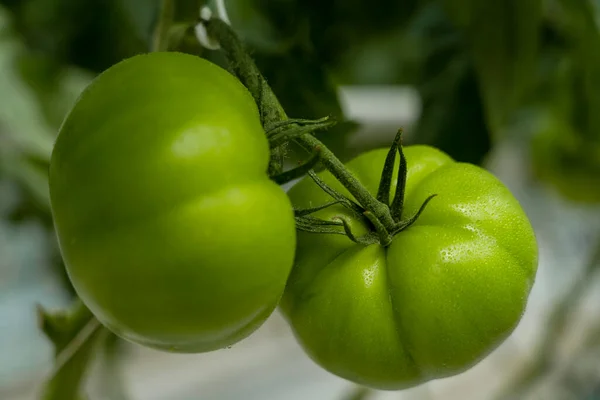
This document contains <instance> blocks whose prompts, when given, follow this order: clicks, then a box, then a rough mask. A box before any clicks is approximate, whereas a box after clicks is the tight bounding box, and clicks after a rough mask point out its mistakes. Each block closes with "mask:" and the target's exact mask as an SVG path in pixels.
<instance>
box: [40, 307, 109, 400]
mask: <svg viewBox="0 0 600 400" xmlns="http://www.w3.org/2000/svg"><path fill="white" fill-rule="evenodd" d="M38 311H39V312H38V314H39V319H40V328H41V329H42V331H43V332H44V333H45V335H46V336H47V337H48V339H50V341H51V342H52V344H53V345H54V350H55V356H56V364H55V367H54V370H53V371H52V373H51V375H50V377H49V380H48V381H47V382H46V383H45V385H44V387H43V389H42V395H41V398H42V399H43V400H82V399H85V396H84V395H83V394H82V387H81V386H82V384H83V380H84V378H85V376H86V372H87V371H88V367H89V364H90V362H91V360H92V359H93V357H94V351H95V346H96V344H97V341H98V339H99V337H100V336H101V335H102V334H105V333H106V331H105V330H104V328H102V326H101V325H100V323H99V322H98V320H96V319H95V318H94V317H93V315H92V313H91V312H90V311H89V310H88V309H87V308H86V307H85V306H84V305H83V304H82V303H81V302H80V301H77V302H76V303H75V304H74V306H73V307H72V308H71V309H70V310H64V311H57V312H48V311H46V310H44V309H43V308H41V307H40V308H39V309H38Z"/></svg>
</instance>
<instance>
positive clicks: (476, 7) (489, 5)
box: [444, 0, 542, 134]
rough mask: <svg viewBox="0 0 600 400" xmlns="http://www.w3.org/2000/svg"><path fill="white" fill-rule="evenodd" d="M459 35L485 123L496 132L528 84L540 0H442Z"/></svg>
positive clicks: (534, 51)
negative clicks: (477, 88)
mask: <svg viewBox="0 0 600 400" xmlns="http://www.w3.org/2000/svg"><path fill="white" fill-rule="evenodd" d="M444 5H445V6H446V9H447V10H448V13H449V15H450V18H451V19H452V20H453V22H454V24H455V25H456V26H457V27H458V29H459V30H460V31H461V32H462V34H463V35H464V40H465V42H466V46H467V49H468V54H469V56H470V57H471V58H472V60H473V62H474V65H475V71H476V73H477V78H478V82H479V86H480V89H481V93H482V97H483V100H484V104H485V114H486V119H487V122H488V125H489V127H490V129H491V130H492V132H493V133H494V134H496V133H497V132H498V131H499V130H500V129H501V128H502V127H503V125H504V124H505V123H506V122H507V120H508V119H509V118H510V115H511V113H512V112H513V111H514V108H515V107H516V106H517V105H518V103H519V101H520V100H521V98H522V96H523V94H524V93H526V91H527V89H528V88H529V87H530V84H531V81H532V79H531V78H532V73H533V72H534V67H535V63H536V61H537V57H538V42H539V31H540V24H541V16H542V4H541V0H528V1H522V0H506V1H479V0H444Z"/></svg>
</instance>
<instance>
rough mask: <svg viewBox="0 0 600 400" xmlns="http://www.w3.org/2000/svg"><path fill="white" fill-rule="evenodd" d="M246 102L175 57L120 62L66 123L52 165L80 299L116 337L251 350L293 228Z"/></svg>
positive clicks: (280, 283)
mask: <svg viewBox="0 0 600 400" xmlns="http://www.w3.org/2000/svg"><path fill="white" fill-rule="evenodd" d="M268 161H269V145H268V142H267V139H266V136H265V133H264V131H263V128H262V126H261V123H260V118H259V113H258V110H257V107H256V104H255V103H254V101H253V99H252V97H251V95H250V93H249V92H248V91H247V90H246V89H245V88H244V87H243V86H242V84H241V83H239V82H238V81H237V80H236V79H235V78H234V77H233V76H232V75H230V74H229V73H228V72H226V71H225V70H223V69H221V68H220V67H218V66H216V65H214V64H211V63H210V62H208V61H206V60H203V59H201V58H198V57H194V56H191V55H185V54H180V53H152V54H148V55H140V56H135V57H133V58H130V59H128V60H125V61H123V62H121V63H119V64H117V65H115V66H113V67H111V68H110V69H108V70H107V71H105V72H104V73H103V74H101V75H100V76H99V77H98V78H97V79H96V80H95V81H94V82H93V83H92V84H91V85H90V86H89V87H88V88H87V89H86V90H85V91H84V92H83V94H82V95H81V96H80V98H79V99H78V101H77V103H76V104H75V106H74V107H73V109H72V111H71V112H70V113H69V114H68V116H67V117H66V119H65V121H64V123H63V125H62V127H61V128H60V132H59V135H58V139H57V141H56V145H55V147H54V151H53V153H52V159H51V165H50V196H51V204H52V212H53V217H54V222H55V226H56V232H57V235H58V239H59V243H60V248H61V251H62V255H63V258H64V261H65V264H66V268H67V272H68V274H69V276H70V278H71V280H72V282H73V286H74V287H75V289H76V291H77V294H78V295H79V296H80V297H81V299H82V300H83V301H84V303H85V304H86V305H87V306H88V307H89V308H90V309H91V311H92V312H93V313H94V314H95V315H96V317H97V318H98V319H99V320H100V321H101V322H102V323H103V324H105V325H106V326H107V327H108V328H109V329H111V330H112V331H114V332H115V333H117V334H118V335H120V336H122V337H124V338H126V339H129V340H131V341H133V342H137V343H140V344H143V345H146V346H150V347H154V348H158V349H163V350H168V351H176V352H204V351H210V350H215V349H219V348H222V347H225V346H228V345H231V344H233V343H235V342H237V341H239V340H241V339H243V338H244V337H246V336H248V335H249V334H250V333H251V332H253V331H254V330H255V329H256V328H257V327H258V326H260V325H261V324H262V323H263V322H264V321H265V319H266V318H267V317H268V316H269V315H270V314H271V312H272V311H273V310H274V308H275V307H276V305H277V303H278V301H279V299H280V297H281V295H282V293H283V290H284V288H285V283H286V280H287V278H288V276H289V272H290V270H291V268H292V264H293V258H294V249H295V236H296V234H295V225H294V214H293V210H292V207H291V204H290V201H289V199H288V198H287V196H286V194H285V192H284V191H283V190H282V189H281V188H280V187H279V186H277V185H276V184H275V183H273V182H272V181H270V180H269V177H268V176H267V173H266V171H267V165H268Z"/></svg>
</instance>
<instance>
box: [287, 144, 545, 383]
mask: <svg viewBox="0 0 600 400" xmlns="http://www.w3.org/2000/svg"><path fill="white" fill-rule="evenodd" d="M404 153H405V155H406V159H407V163H408V173H407V184H406V191H405V197H404V211H403V212H404V213H405V214H406V215H407V217H409V216H412V215H415V213H416V212H417V210H418V209H419V208H420V206H421V205H422V204H423V202H424V200H425V199H426V198H427V197H429V196H430V195H433V194H437V196H436V197H435V198H433V199H432V200H431V201H430V202H429V203H428V205H427V207H426V208H425V209H424V211H423V213H422V214H421V215H420V216H419V218H418V219H417V220H416V222H415V223H414V224H413V225H411V226H409V227H408V228H407V229H405V230H403V231H401V232H400V233H398V234H397V235H396V236H394V237H393V240H392V242H391V244H390V245H389V246H388V247H383V246H381V245H380V244H378V243H377V244H372V245H363V244H357V243H354V242H353V241H351V240H350V239H349V238H348V237H346V236H342V235H333V234H321V233H305V232H300V233H299V235H298V244H297V249H296V261H295V265H294V268H293V269H292V273H291V275H290V279H289V281H288V285H287V288H286V292H285V294H284V297H283V299H282V303H281V308H282V311H283V313H284V315H285V316H286V318H287V319H288V321H289V322H290V324H291V327H292V329H293V331H294V333H295V335H296V337H297V338H298V340H299V342H300V343H301V345H302V346H303V347H304V349H305V350H306V352H307V353H308V355H309V356H310V357H312V358H313V359H314V360H315V361H316V362H317V363H318V364H320V365H321V366H322V367H324V368H325V369H327V370H329V371H330V372H332V373H334V374H337V375H339V376H340V377H343V378H346V379H348V380H351V381H354V382H356V383H359V384H362V385H366V386H370V387H373V388H377V389H390V390H391V389H401V388H407V387H411V386H414V385H417V384H420V383H423V382H425V381H428V380H431V379H435V378H441V377H447V376H451V375H455V374H458V373H460V372H463V371H465V370H466V369H468V368H469V367H471V366H473V365H474V364H475V363H477V362H478V361H479V360H481V359H482V358H483V357H484V356H486V355H487V354H488V353H489V352H490V351H491V350H493V349H494V348H495V347H496V346H498V345H499V344H500V343H501V342H502V341H503V340H504V339H505V338H506V337H507V336H508V335H509V334H510V333H511V332H512V331H513V329H514V328H515V326H516V325H517V323H518V322H519V320H520V318H521V316H522V314H523V312H524V309H525V307H526V302H527V298H528V295H529V292H530V290H531V287H532V285H533V283H534V277H535V273H536V269H537V244H536V239H535V236H534V232H533V230H532V227H531V225H530V223H529V221H528V219H527V217H526V216H525V214H524V212H523V210H522V209H521V207H520V206H519V203H518V202H517V200H516V199H515V198H514V197H513V196H512V195H511V193H510V192H509V191H508V189H507V188H506V187H505V186H504V185H503V184H502V183H501V182H500V181H499V180H498V179H496V178H495V177H494V176H493V175H492V174H490V173H489V172H487V171H485V170H484V169H482V168H480V167H477V166H474V165H471V164H464V163H457V162H455V161H454V160H452V159H451V158H450V157H449V156H448V155H446V154H444V153H442V152H441V151H439V150H436V149H434V148H431V147H427V146H408V147H405V148H404ZM386 154H387V150H375V151H371V152H367V153H364V154H362V155H360V156H358V157H357V158H355V159H354V160H352V161H350V162H349V163H348V164H347V165H346V167H347V168H348V169H349V170H351V171H353V172H354V174H355V175H356V176H357V177H358V179H359V180H360V182H361V183H362V184H363V185H364V186H365V187H366V188H367V189H369V190H370V191H371V192H372V193H373V194H374V195H375V194H376V193H377V188H378V184H379V180H380V177H381V171H382V168H383V165H384V161H385V158H386ZM319 176H320V177H321V179H322V180H323V181H324V182H325V183H327V184H328V185H329V186H331V187H332V188H334V189H336V190H337V191H339V192H341V193H344V194H346V195H347V196H350V195H349V193H348V192H347V191H346V190H345V189H344V188H343V187H342V186H341V185H340V184H339V183H338V182H337V181H336V180H335V179H334V178H333V177H332V175H331V174H330V173H329V172H323V173H320V174H319ZM395 179H396V178H394V180H393V182H394V185H393V187H392V190H395ZM289 195H290V197H291V199H292V203H293V204H294V206H295V207H297V208H312V207H318V206H319V205H324V204H326V203H328V202H330V201H331V198H329V197H328V195H327V194H326V193H324V192H323V191H322V190H321V189H320V188H319V187H318V186H317V185H316V184H315V183H314V182H313V181H312V180H310V179H304V180H303V181H301V182H300V183H298V184H297V185H296V186H294V187H293V188H292V189H291V191H290V192H289ZM314 216H315V217H318V218H320V219H324V220H332V221H333V220H336V219H337V218H339V217H340V216H343V217H344V218H345V219H346V220H347V221H349V226H350V228H351V230H352V231H354V234H355V235H356V236H358V235H362V234H364V233H366V232H368V231H369V230H370V229H371V228H370V227H368V226H367V225H366V224H365V223H364V222H362V221H361V220H359V219H358V218H357V217H356V216H355V215H354V214H353V213H351V212H349V211H348V210H347V209H346V208H343V207H341V206H339V205H336V206H333V207H330V208H326V209H324V210H321V211H319V212H318V213H316V214H314Z"/></svg>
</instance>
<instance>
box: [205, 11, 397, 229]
mask: <svg viewBox="0 0 600 400" xmlns="http://www.w3.org/2000/svg"><path fill="white" fill-rule="evenodd" d="M202 23H203V24H204V25H205V27H206V30H207V32H208V33H209V34H210V35H211V36H213V37H214V38H216V39H217V41H218V42H219V43H220V46H221V50H222V51H223V52H224V54H225V57H226V59H227V61H228V63H229V65H230V68H231V69H232V71H233V73H234V74H235V75H236V76H237V77H238V79H239V80H240V81H241V82H242V83H243V84H244V85H245V86H246V87H247V88H248V90H249V91H250V93H251V94H252V96H253V97H254V99H255V100H256V102H257V104H258V107H259V109H260V110H261V117H262V122H263V126H270V125H272V124H277V123H279V122H280V121H284V120H287V119H288V117H287V115H286V113H285V111H284V110H283V107H282V106H281V104H280V103H279V101H278V99H277V97H276V96H275V94H274V93H273V91H272V90H271V88H270V87H269V85H268V83H267V81H266V80H265V78H264V77H263V76H262V74H261V73H260V71H259V70H258V67H257V66H256V64H255V63H254V60H253V59H252V57H250V55H249V54H248V52H246V50H245V49H244V46H243V45H242V43H241V41H240V39H239V38H238V37H237V35H236V33H235V32H234V31H233V30H232V29H231V27H230V26H229V25H228V24H226V23H225V22H223V21H221V20H219V19H216V18H211V19H209V20H207V21H203V22H202ZM293 141H294V142H296V143H297V144H299V145H300V146H302V147H303V148H304V149H305V150H307V151H308V152H310V153H312V154H314V155H316V156H317V157H319V160H320V161H321V164H322V165H323V166H324V167H325V168H326V169H327V170H328V171H329V172H331V174H332V175H333V176H334V177H335V178H336V179H337V180H338V181H339V182H340V183H341V184H342V185H343V186H344V187H345V188H346V189H347V190H348V191H349V192H350V193H351V194H352V195H353V196H354V198H355V199H356V200H357V201H358V203H360V205H361V206H362V207H364V209H365V210H368V211H370V212H371V213H372V214H373V215H374V216H375V217H376V218H377V220H378V221H380V222H381V223H382V225H383V226H385V227H386V229H388V231H391V230H392V229H393V228H394V227H395V226H396V222H395V221H394V219H393V218H392V214H391V212H390V209H389V207H388V205H387V204H384V203H382V202H380V201H378V200H377V199H376V198H375V197H374V196H373V195H372V194H371V193H370V192H369V191H368V190H367V189H366V188H365V187H364V186H363V185H362V184H361V183H360V182H359V181H358V179H357V178H356V177H355V176H354V174H352V172H350V171H349V170H348V169H347V168H346V167H345V166H344V164H343V163H342V162H341V161H340V160H339V159H338V158H337V157H336V156H335V155H334V154H333V152H332V151H331V150H329V149H328V148H327V147H326V146H325V145H324V144H323V143H322V142H321V141H319V140H318V139H317V138H315V137H314V136H313V135H311V134H310V133H305V134H302V135H300V136H298V137H295V138H294V139H293ZM272 176H273V175H272Z"/></svg>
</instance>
